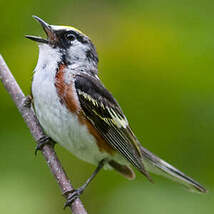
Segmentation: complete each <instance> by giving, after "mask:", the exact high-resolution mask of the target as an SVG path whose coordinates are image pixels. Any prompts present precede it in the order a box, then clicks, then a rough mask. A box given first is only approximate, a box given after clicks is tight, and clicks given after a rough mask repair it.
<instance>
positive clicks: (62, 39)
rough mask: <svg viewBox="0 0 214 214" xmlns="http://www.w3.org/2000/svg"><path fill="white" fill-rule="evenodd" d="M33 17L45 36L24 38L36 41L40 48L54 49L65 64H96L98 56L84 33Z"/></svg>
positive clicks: (27, 36)
mask: <svg viewBox="0 0 214 214" xmlns="http://www.w3.org/2000/svg"><path fill="white" fill-rule="evenodd" d="M33 18H35V19H36V20H37V21H38V22H39V23H40V24H41V26H42V28H43V30H44V31H45V33H46V35H47V38H46V39H44V38H41V37H37V36H30V35H26V36H25V37H26V38H28V39H31V40H33V41H36V42H38V43H39V46H40V47H42V49H45V48H47V49H48V48H49V49H51V50H54V51H56V52H57V53H58V55H59V56H60V58H61V60H63V62H64V63H65V64H68V65H70V64H78V63H79V64H80V65H83V64H86V65H87V64H88V65H91V66H95V67H96V66H97V63H98V56H97V53H96V50H95V47H94V45H93V43H92V42H91V40H90V39H89V38H88V37H87V36H86V35H85V34H83V33H82V32H81V31H79V30H78V29H76V28H74V27H71V26H58V25H49V24H48V23H46V22H45V21H44V20H42V19H41V18H39V17H37V16H33Z"/></svg>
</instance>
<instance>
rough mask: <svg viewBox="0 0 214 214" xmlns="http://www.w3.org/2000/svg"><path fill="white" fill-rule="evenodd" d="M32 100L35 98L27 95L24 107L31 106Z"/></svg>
mask: <svg viewBox="0 0 214 214" xmlns="http://www.w3.org/2000/svg"><path fill="white" fill-rule="evenodd" d="M32 100H33V98H32V97H31V95H27V96H26V98H25V100H24V107H26V108H30V107H31V103H32Z"/></svg>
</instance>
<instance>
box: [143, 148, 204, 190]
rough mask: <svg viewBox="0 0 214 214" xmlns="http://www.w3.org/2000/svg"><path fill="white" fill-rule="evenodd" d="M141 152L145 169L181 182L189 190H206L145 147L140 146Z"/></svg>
mask: <svg viewBox="0 0 214 214" xmlns="http://www.w3.org/2000/svg"><path fill="white" fill-rule="evenodd" d="M141 152H142V155H143V162H144V165H145V168H146V170H148V171H150V172H152V173H155V174H160V175H163V176H165V177H168V178H170V179H172V180H174V181H176V182H178V183H181V184H183V185H184V186H185V187H187V188H188V189H189V190H190V191H194V192H201V193H205V192H207V190H206V189H205V188H204V187H203V186H202V185H201V184H199V183H198V182H196V181H194V180H193V179H192V178H190V177H188V176H187V175H185V174H184V173H182V172H181V171H179V170H178V169H176V168H175V167H173V166H172V165H170V164H168V163H167V162H165V161H164V160H162V159H160V158H159V157H157V156H156V155H154V154H153V153H151V152H150V151H148V150H147V149H145V148H143V147H142V146H141Z"/></svg>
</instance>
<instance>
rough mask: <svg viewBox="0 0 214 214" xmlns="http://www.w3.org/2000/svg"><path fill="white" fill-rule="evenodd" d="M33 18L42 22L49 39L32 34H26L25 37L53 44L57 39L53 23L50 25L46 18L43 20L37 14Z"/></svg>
mask: <svg viewBox="0 0 214 214" xmlns="http://www.w3.org/2000/svg"><path fill="white" fill-rule="evenodd" d="M33 18H34V19H36V20H37V21H38V22H39V23H40V24H41V26H42V28H43V30H44V31H45V33H46V35H47V39H43V38H41V37H38V36H30V35H25V37H26V38H28V39H31V40H33V41H36V42H40V43H46V44H53V43H54V42H55V41H56V40H57V38H56V35H55V33H54V31H53V29H52V27H51V25H49V24H48V23H46V22H45V21H44V20H42V19H41V18H39V17H37V16H33Z"/></svg>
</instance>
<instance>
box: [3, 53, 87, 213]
mask: <svg viewBox="0 0 214 214" xmlns="http://www.w3.org/2000/svg"><path fill="white" fill-rule="evenodd" d="M0 79H1V81H2V83H3V85H4V87H5V89H6V90H7V91H8V93H9V94H10V95H11V97H12V99H13V101H14V102H15V104H16V106H17V108H18V110H19V111H20V113H21V115H22V117H23V118H24V120H25V122H26V124H27V126H28V127H29V129H30V132H31V134H32V136H33V137H34V139H35V141H36V142H38V140H39V139H40V138H42V137H44V136H45V134H44V132H43V131H42V128H41V126H40V125H39V122H38V120H37V118H36V116H35V113H34V111H33V108H32V107H31V108H29V107H26V106H25V105H24V102H25V100H26V97H25V95H24V94H23V92H22V90H21V89H20V87H19V85H18V84H17V82H16V80H15V79H14V77H13V75H12V74H11V72H10V70H9V68H8V67H7V65H6V63H5V61H4V59H3V57H2V56H1V55H0ZM42 154H43V156H44V157H45V159H46V161H47V164H48V166H49V168H50V170H51V172H52V173H53V175H54V176H55V178H56V180H57V183H58V184H59V187H60V189H61V191H62V193H63V194H64V193H65V192H69V191H72V190H73V187H72V185H71V183H70V181H69V179H68V177H67V175H66V173H65V171H64V169H63V168H62V165H61V163H60V161H59V159H58V157H57V156H56V153H55V151H54V149H53V147H52V146H50V145H45V146H44V147H43V148H42ZM68 196H69V195H68ZM70 208H71V210H72V213H73V214H87V212H86V210H85V209H84V206H83V204H82V202H81V201H80V199H76V200H75V201H74V203H73V204H72V205H71V206H70Z"/></svg>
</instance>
